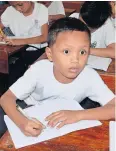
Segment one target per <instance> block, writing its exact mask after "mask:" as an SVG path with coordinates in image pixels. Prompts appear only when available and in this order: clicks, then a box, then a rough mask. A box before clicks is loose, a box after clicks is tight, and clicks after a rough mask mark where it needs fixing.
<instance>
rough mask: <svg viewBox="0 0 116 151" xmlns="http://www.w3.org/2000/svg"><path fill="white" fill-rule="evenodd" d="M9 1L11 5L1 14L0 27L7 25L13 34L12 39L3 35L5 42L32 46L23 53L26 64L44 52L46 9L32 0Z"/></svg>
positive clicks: (46, 27)
mask: <svg viewBox="0 0 116 151" xmlns="http://www.w3.org/2000/svg"><path fill="white" fill-rule="evenodd" d="M9 3H10V5H11V6H9V7H7V9H6V10H5V11H4V12H3V14H2V15H1V23H0V27H1V28H2V29H3V28H4V27H9V28H10V29H11V31H12V32H13V34H14V35H15V36H14V37H13V39H10V38H5V37H4V40H5V41H6V42H7V44H9V45H25V44H29V45H31V46H32V47H30V48H28V49H27V50H26V52H25V55H24V61H25V63H26V65H27V66H28V65H30V64H32V63H33V62H34V61H35V60H36V59H37V58H38V57H40V56H41V54H42V53H44V52H45V47H46V46H47V43H46V41H47V34H48V9H47V8H46V7H45V6H44V5H43V4H39V3H35V2H32V1H9ZM43 15H44V16H43ZM33 46H34V47H36V48H33Z"/></svg>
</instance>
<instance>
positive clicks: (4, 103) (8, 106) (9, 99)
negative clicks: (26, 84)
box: [0, 90, 25, 127]
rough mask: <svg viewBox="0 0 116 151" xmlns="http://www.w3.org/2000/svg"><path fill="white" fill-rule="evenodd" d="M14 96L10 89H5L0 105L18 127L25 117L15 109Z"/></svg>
mask: <svg viewBox="0 0 116 151" xmlns="http://www.w3.org/2000/svg"><path fill="white" fill-rule="evenodd" d="M16 99H17V98H16V96H15V95H14V94H13V93H12V92H11V91H10V90H8V91H6V93H4V94H3V96H2V97H1V99H0V105H1V107H2V108H3V110H4V111H5V113H6V114H7V115H8V116H9V117H10V118H11V119H12V120H13V121H15V123H16V124H17V125H18V126H19V127H20V126H21V123H22V121H23V120H25V117H24V116H22V114H20V112H18V110H17V109H16Z"/></svg>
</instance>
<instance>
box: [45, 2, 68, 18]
mask: <svg viewBox="0 0 116 151" xmlns="http://www.w3.org/2000/svg"><path fill="white" fill-rule="evenodd" d="M48 14H49V15H57V14H62V15H65V10H64V6H63V4H62V2H61V1H53V2H52V3H51V4H50V5H49V7H48Z"/></svg>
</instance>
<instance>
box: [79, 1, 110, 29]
mask: <svg viewBox="0 0 116 151" xmlns="http://www.w3.org/2000/svg"><path fill="white" fill-rule="evenodd" d="M111 15H112V9H111V6H110V4H109V2H108V1H86V2H84V3H83V5H82V7H81V9H80V16H81V17H82V19H83V20H84V22H85V23H86V24H87V26H88V27H90V28H93V29H95V28H99V27H101V26H102V25H103V24H104V23H105V21H106V20H107V19H108V17H110V16H111Z"/></svg>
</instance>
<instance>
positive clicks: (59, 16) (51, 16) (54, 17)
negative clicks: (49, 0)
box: [49, 14, 65, 21]
mask: <svg viewBox="0 0 116 151" xmlns="http://www.w3.org/2000/svg"><path fill="white" fill-rule="evenodd" d="M63 17H65V15H63V14H57V15H49V21H55V20H57V19H60V18H63Z"/></svg>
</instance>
